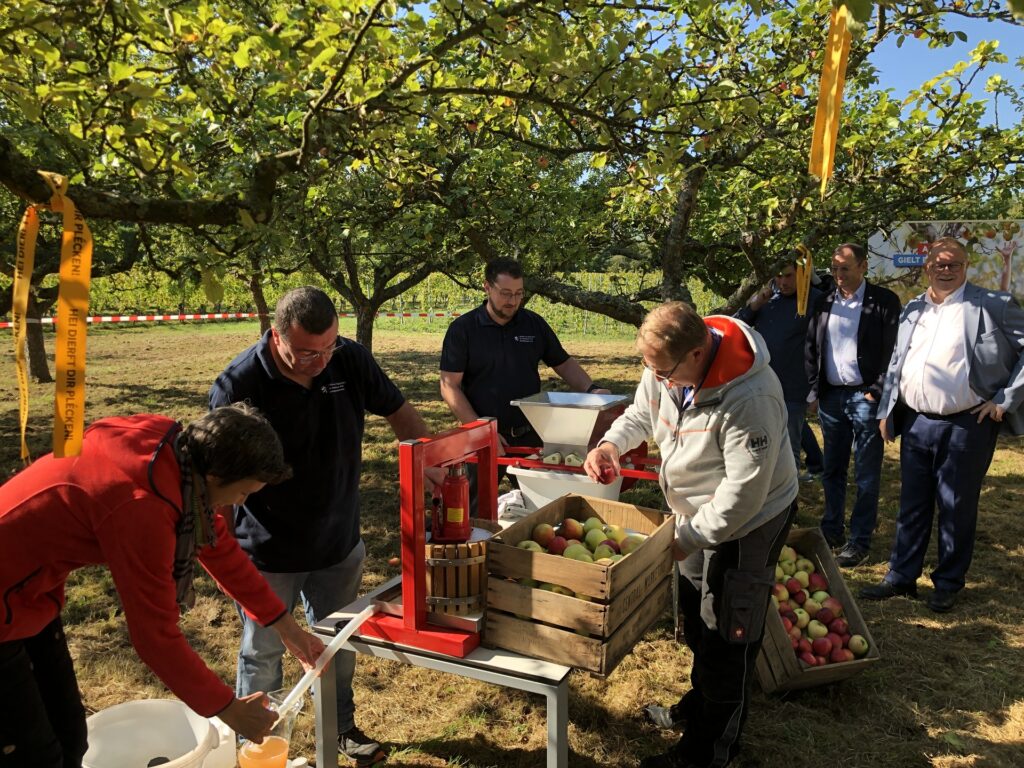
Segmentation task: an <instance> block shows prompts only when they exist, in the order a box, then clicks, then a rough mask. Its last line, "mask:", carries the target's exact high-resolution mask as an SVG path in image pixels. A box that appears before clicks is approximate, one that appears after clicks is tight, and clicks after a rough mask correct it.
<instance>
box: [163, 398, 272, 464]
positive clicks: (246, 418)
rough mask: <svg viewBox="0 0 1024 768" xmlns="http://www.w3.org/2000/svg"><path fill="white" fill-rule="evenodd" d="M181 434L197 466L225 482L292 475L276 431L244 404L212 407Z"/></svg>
mask: <svg viewBox="0 0 1024 768" xmlns="http://www.w3.org/2000/svg"><path fill="white" fill-rule="evenodd" d="M183 435H184V439H185V441H186V443H187V445H188V453H189V456H191V457H192V460H193V461H194V462H195V465H196V469H198V470H199V472H201V473H202V474H204V475H213V476H215V477H217V478H219V479H220V480H221V481H222V482H224V483H235V482H238V481H239V480H245V479H247V478H254V479H256V480H259V481H260V482H262V483H280V482H281V481H283V480H287V479H288V478H289V477H291V476H292V469H291V467H289V466H288V464H286V463H285V460H284V449H283V448H282V447H281V440H280V438H278V436H277V432H275V431H274V428H273V427H272V426H271V424H270V422H269V421H267V419H266V417H264V416H263V414H262V413H260V412H259V411H258V410H257V409H256V408H253V407H252V406H251V405H248V404H246V403H233V404H231V405H224V406H221V407H220V408H214V409H213V410H212V411H209V412H208V413H206V414H204V415H202V416H200V417H199V418H198V419H196V420H195V421H193V422H192V423H191V424H189V425H188V426H187V427H185V430H184V433H183Z"/></svg>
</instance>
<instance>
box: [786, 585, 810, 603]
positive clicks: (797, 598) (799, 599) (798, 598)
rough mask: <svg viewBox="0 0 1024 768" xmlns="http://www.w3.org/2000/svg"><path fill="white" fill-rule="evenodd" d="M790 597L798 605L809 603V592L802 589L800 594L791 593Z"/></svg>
mask: <svg viewBox="0 0 1024 768" xmlns="http://www.w3.org/2000/svg"><path fill="white" fill-rule="evenodd" d="M789 596H790V599H791V600H793V602H795V603H796V604H797V605H803V604H804V603H805V602H807V590H805V589H801V590H800V591H799V592H790V593H789Z"/></svg>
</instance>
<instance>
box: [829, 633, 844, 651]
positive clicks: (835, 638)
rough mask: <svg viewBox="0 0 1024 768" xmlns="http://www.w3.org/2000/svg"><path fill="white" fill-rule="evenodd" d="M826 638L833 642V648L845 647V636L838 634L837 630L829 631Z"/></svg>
mask: <svg viewBox="0 0 1024 768" xmlns="http://www.w3.org/2000/svg"><path fill="white" fill-rule="evenodd" d="M825 639H826V640H828V641H829V642H830V643H831V644H832V647H833V648H842V647H843V638H842V637H840V636H839V635H837V634H836V633H835V632H829V633H828V634H827V635H825Z"/></svg>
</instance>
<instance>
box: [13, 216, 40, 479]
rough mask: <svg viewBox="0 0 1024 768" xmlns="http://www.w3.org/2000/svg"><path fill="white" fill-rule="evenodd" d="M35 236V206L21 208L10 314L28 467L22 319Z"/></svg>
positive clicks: (31, 267) (37, 220) (32, 265)
mask: <svg viewBox="0 0 1024 768" xmlns="http://www.w3.org/2000/svg"><path fill="white" fill-rule="evenodd" d="M38 234H39V214H38V213H37V212H36V207H35V206H34V205H30V206H29V207H28V208H26V209H25V215H24V216H22V217H21V224H19V225H18V247H17V255H16V256H15V260H14V297H13V300H12V302H11V314H12V316H13V319H14V365H15V368H16V369H17V372H18V416H19V421H20V425H21V460H22V461H23V462H24V463H25V464H28V463H29V461H31V459H32V457H31V456H30V455H29V452H28V442H27V441H26V440H25V432H26V430H27V429H28V370H27V367H26V365H25V334H26V330H27V328H26V324H25V316H26V314H27V313H28V289H29V285H30V284H31V282H32V269H33V267H34V266H35V259H36V235H38Z"/></svg>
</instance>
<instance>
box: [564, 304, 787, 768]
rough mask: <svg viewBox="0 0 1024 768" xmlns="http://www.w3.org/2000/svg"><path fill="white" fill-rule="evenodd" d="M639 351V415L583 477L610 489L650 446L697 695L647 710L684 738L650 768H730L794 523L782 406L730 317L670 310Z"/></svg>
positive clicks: (653, 323) (758, 342)
mask: <svg viewBox="0 0 1024 768" xmlns="http://www.w3.org/2000/svg"><path fill="white" fill-rule="evenodd" d="M637 348H638V349H639V351H640V353H641V355H642V356H643V364H644V367H645V369H646V370H645V371H644V372H643V376H642V378H641V380H640V385H639V386H638V387H637V391H636V396H635V398H634V400H633V404H632V405H631V406H630V407H629V408H628V409H627V410H626V412H625V413H624V414H623V415H622V416H620V417H619V418H618V419H617V420H616V421H615V423H614V424H612V426H611V428H610V429H609V430H608V432H607V433H606V434H605V436H604V438H603V439H602V442H601V443H600V444H599V445H598V446H597V447H596V448H594V450H592V451H591V452H590V453H589V454H588V455H587V460H586V462H585V464H584V467H585V469H586V470H587V474H588V475H589V476H590V477H592V478H594V479H602V478H604V479H605V480H606V481H607V480H609V479H610V478H611V477H614V475H615V474H617V473H618V471H619V456H620V455H621V454H622V453H624V452H625V451H628V450H630V449H631V448H634V447H636V446H637V445H639V444H640V442H641V441H643V440H646V439H649V438H651V437H653V438H654V439H655V440H656V441H657V443H658V446H659V449H660V452H661V461H662V463H661V470H660V483H661V489H662V492H663V493H664V495H665V499H666V501H667V503H668V506H669V508H670V509H671V510H672V512H673V513H674V514H675V518H676V539H675V544H674V548H675V557H676V560H678V561H679V562H678V569H679V611H680V613H681V614H682V618H683V634H684V636H685V639H686V644H687V645H688V646H689V647H690V650H691V651H692V652H693V666H692V672H691V676H690V680H691V689H690V691H688V692H687V693H686V694H685V695H684V696H683V697H682V698H681V699H680V700H679V702H678V703H676V704H675V705H673V706H671V707H660V706H650V707H648V708H647V709H646V710H645V712H646V715H647V717H648V718H649V719H651V720H653V721H654V722H655V723H656V724H658V725H661V726H663V727H683V728H684V734H683V736H682V738H681V739H680V740H679V742H678V743H677V744H676V745H674V746H673V747H672V749H670V750H669V751H668V752H666V753H664V754H660V755H652V756H650V757H647V758H645V759H644V760H643V762H641V766H642V768H679V767H680V766H681V767H682V768H706V767H707V766H724V765H726V764H728V763H729V762H730V761H731V760H732V759H733V758H734V757H735V756H736V754H737V752H738V751H739V740H740V733H741V731H742V728H743V724H744V721H745V720H746V715H747V708H748V704H749V699H750V694H751V689H752V685H753V676H754V662H755V660H756V659H757V654H758V652H759V651H760V647H761V637H762V632H763V630H764V620H765V615H766V612H767V608H768V604H769V599H770V598H769V591H770V589H771V583H772V581H773V576H774V567H775V563H776V561H777V560H778V556H779V552H780V551H781V549H782V546H783V544H785V541H786V536H787V534H788V532H789V527H790V525H791V524H792V521H793V515H794V513H795V511H796V503H795V502H796V495H797V470H796V464H795V462H794V460H793V452H792V451H791V450H790V445H789V436H788V433H787V413H786V403H785V400H784V397H783V393H782V387H781V385H780V384H779V380H778V378H777V377H776V375H775V373H774V372H772V370H771V368H769V366H768V361H769V355H768V351H767V349H766V347H765V343H764V339H762V338H761V336H760V335H759V334H757V333H756V332H755V331H753V330H752V329H751V328H750V327H749V326H748V325H746V324H745V323H743V322H741V321H739V320H736V319H734V318H730V317H719V316H710V317H707V318H703V319H702V318H701V317H700V316H699V315H698V314H697V313H696V312H695V311H694V310H693V308H692V307H690V306H689V305H688V304H685V303H683V302H670V303H667V304H663V305H661V306H659V307H656V308H655V309H653V310H652V311H651V312H650V313H649V314H648V316H647V318H646V319H645V320H644V322H643V324H642V325H641V327H640V331H639V333H638V334H637Z"/></svg>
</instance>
